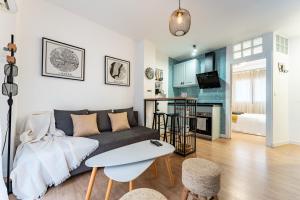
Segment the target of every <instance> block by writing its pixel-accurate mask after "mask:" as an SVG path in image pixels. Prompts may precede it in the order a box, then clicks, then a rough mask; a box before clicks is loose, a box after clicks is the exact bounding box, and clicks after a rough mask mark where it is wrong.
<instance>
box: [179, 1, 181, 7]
mask: <svg viewBox="0 0 300 200" xmlns="http://www.w3.org/2000/svg"><path fill="white" fill-rule="evenodd" d="M179 9H181V5H180V0H179Z"/></svg>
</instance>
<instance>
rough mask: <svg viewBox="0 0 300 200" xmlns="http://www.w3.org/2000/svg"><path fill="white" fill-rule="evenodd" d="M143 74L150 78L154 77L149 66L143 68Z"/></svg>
mask: <svg viewBox="0 0 300 200" xmlns="http://www.w3.org/2000/svg"><path fill="white" fill-rule="evenodd" d="M145 75H146V77H147V79H149V80H151V79H153V78H154V71H153V69H152V68H151V67H147V68H146V70H145Z"/></svg>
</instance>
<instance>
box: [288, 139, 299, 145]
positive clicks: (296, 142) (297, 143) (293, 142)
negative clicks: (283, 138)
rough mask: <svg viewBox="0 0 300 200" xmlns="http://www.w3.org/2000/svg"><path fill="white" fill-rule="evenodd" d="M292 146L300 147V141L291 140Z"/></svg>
mask: <svg viewBox="0 0 300 200" xmlns="http://www.w3.org/2000/svg"><path fill="white" fill-rule="evenodd" d="M290 144H296V145H300V141H293V140H290Z"/></svg>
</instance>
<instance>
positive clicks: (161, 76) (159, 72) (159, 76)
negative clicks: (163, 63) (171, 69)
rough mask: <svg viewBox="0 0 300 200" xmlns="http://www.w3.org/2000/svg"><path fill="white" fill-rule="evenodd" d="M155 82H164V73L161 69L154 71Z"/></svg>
mask: <svg viewBox="0 0 300 200" xmlns="http://www.w3.org/2000/svg"><path fill="white" fill-rule="evenodd" d="M155 80H157V81H163V80H164V73H163V70H162V69H155Z"/></svg>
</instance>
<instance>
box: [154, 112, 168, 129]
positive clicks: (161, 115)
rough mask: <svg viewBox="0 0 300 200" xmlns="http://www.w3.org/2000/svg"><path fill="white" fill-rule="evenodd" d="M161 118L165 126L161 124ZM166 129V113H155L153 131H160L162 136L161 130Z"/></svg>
mask: <svg viewBox="0 0 300 200" xmlns="http://www.w3.org/2000/svg"><path fill="white" fill-rule="evenodd" d="M161 118H162V120H163V124H161ZM162 125H163V126H162ZM165 127H166V119H165V113H164V112H156V113H153V121H152V129H155V130H158V131H159V134H160V130H161V129H164V128H165Z"/></svg>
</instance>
